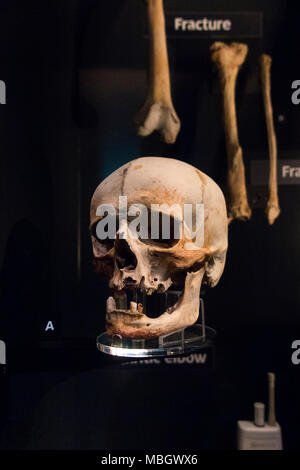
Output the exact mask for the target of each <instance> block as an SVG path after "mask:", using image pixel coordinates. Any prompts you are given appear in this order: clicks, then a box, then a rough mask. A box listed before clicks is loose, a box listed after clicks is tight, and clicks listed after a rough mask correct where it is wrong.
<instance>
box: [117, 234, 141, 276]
mask: <svg viewBox="0 0 300 470" xmlns="http://www.w3.org/2000/svg"><path fill="white" fill-rule="evenodd" d="M115 250H116V262H117V265H118V268H119V269H124V268H125V269H126V270H128V271H130V270H133V269H135V268H136V265H137V259H136V256H135V254H134V253H133V252H132V251H131V249H130V247H129V245H128V243H127V241H126V240H122V239H121V240H120V239H117V240H116V243H115Z"/></svg>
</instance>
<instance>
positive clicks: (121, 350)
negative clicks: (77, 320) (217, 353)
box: [97, 298, 216, 358]
mask: <svg viewBox="0 0 300 470" xmlns="http://www.w3.org/2000/svg"><path fill="white" fill-rule="evenodd" d="M199 317H200V318H201V323H195V324H194V325H192V326H189V327H187V328H184V329H182V330H178V331H175V332H173V333H169V334H167V335H164V336H159V337H158V338H153V339H128V338H123V337H122V336H120V335H115V336H108V335H107V334H106V333H102V334H101V335H99V336H98V337H97V348H98V349H99V350H100V351H101V352H103V353H105V354H109V355H111V356H119V357H135V358H143V357H144V358H145V357H157V356H175V355H176V356H177V355H182V354H188V353H192V352H196V351H198V350H199V349H201V348H203V347H206V346H208V345H211V344H212V342H213V339H214V338H215V335H216V332H215V330H214V329H213V328H210V327H207V326H206V324H205V312H204V302H203V299H202V298H201V299H200V315H199Z"/></svg>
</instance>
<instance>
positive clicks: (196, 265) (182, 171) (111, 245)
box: [90, 157, 228, 338]
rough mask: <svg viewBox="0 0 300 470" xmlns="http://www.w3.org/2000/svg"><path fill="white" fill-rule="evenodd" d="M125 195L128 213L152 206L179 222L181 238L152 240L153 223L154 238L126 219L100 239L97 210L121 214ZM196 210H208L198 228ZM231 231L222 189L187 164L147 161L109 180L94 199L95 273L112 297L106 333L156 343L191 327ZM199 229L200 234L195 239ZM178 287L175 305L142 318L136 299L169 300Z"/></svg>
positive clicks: (217, 272)
mask: <svg viewBox="0 0 300 470" xmlns="http://www.w3.org/2000/svg"><path fill="white" fill-rule="evenodd" d="M120 196H126V197H127V207H128V208H130V207H135V208H136V207H138V208H139V207H141V205H143V207H146V208H148V209H149V211H150V209H151V207H152V208H153V207H155V210H157V211H158V212H159V214H160V221H161V217H164V216H162V214H165V215H166V214H168V217H170V219H169V220H171V221H172V222H173V226H174V224H175V222H176V223H178V224H179V225H180V236H179V237H176V238H175V237H172V233H171V234H170V235H171V236H170V238H168V239H167V240H166V239H164V238H162V237H161V232H160V235H159V237H158V238H157V237H152V238H151V231H150V226H151V223H152V222H153V219H152V218H151V219H150V222H149V227H148V229H149V232H148V233H150V238H147V237H145V236H144V235H143V237H141V236H140V237H139V236H137V235H136V234H135V235H133V232H132V229H131V228H130V221H129V217H128V219H127V218H126V219H122V223H120V225H119V226H117V227H116V233H115V234H114V237H115V238H114V239H106V240H104V239H103V237H102V238H99V237H98V235H97V226H98V224H99V221H100V220H101V219H102V220H103V218H104V217H103V214H102V216H101V215H99V212H98V208H99V207H101V206H102V207H106V206H105V205H109V206H111V207H113V208H115V210H116V213H117V212H118V208H119V197H120ZM153 204H155V205H156V206H153ZM197 204H198V205H199V206H196V205H197ZM103 205H104V206H103ZM185 205H189V207H192V211H193V225H192V227H190V229H188V228H187V227H186V225H187V224H186V221H185V219H184V218H182V214H184V207H186V206H185ZM196 207H202V208H203V212H202V213H203V214H204V216H203V218H202V225H201V226H200V227H199V226H196V223H195V219H196V214H195V211H196ZM152 210H153V209H152ZM137 213H138V212H137ZM128 214H129V212H128ZM156 220H157V219H156ZM198 225H199V224H198ZM171 226H172V224H171ZM227 226H228V224H227V213H226V205H225V200H224V197H223V193H222V191H221V189H220V188H219V187H218V185H217V184H216V183H215V182H214V181H213V180H212V179H211V178H209V177H208V176H206V175H205V174H204V173H202V172H201V171H199V170H197V169H196V168H194V167H192V166H191V165H189V164H187V163H184V162H181V161H179V160H175V159H170V158H160V157H144V158H138V159H136V160H133V161H131V162H129V163H127V164H126V165H124V166H122V167H121V168H119V169H118V170H116V171H115V172H114V173H112V174H111V175H110V176H108V177H107V178H106V179H105V180H104V181H103V182H102V183H101V184H100V185H99V186H98V188H97V189H96V191H95V193H94V195H93V198H92V202H91V224H90V230H91V237H92V245H93V253H94V262H95V266H96V271H98V272H102V273H104V274H105V275H107V276H108V277H109V286H110V288H111V290H112V295H111V296H110V297H109V298H108V299H107V311H106V329H107V333H108V335H121V336H122V337H125V338H154V337H158V336H161V335H164V334H168V333H172V332H174V331H177V330H179V329H182V328H185V327H187V326H190V325H192V324H194V323H195V322H196V321H197V318H198V315H199V297H200V288H201V284H202V282H204V283H206V284H207V285H209V286H211V287H214V286H215V285H216V284H217V283H218V281H219V279H220V277H221V275H222V273H223V270H224V265H225V260H226V252H227ZM160 229H161V228H160ZM192 229H193V230H192ZM191 231H192V232H193V233H192V235H191ZM200 231H202V236H201V237H198V232H199V233H200ZM173 235H174V233H173ZM173 289H176V291H179V290H180V291H182V292H181V295H180V297H179V298H178V299H177V301H176V302H175V304H174V305H171V306H169V308H167V309H166V310H165V311H164V312H163V313H162V314H161V315H158V316H156V317H154V318H153V317H152V316H151V317H150V316H149V314H148V309H147V314H146V313H144V311H143V306H145V304H144V305H143V303H142V302H140V303H139V302H138V300H139V299H141V298H142V297H141V296H144V298H146V300H147V301H148V300H151V298H149V297H148V296H152V298H153V297H155V295H156V294H159V293H162V294H163V295H164V296H166V295H167V294H168V295H169V293H170V292H171V291H172V290H173ZM130 298H131V302H129V299H130ZM154 313H155V312H154ZM152 314H153V312H152Z"/></svg>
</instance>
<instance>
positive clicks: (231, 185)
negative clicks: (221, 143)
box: [211, 42, 251, 222]
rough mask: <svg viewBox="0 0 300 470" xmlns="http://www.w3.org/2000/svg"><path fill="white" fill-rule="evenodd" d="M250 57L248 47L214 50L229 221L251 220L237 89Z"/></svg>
mask: <svg viewBox="0 0 300 470" xmlns="http://www.w3.org/2000/svg"><path fill="white" fill-rule="evenodd" d="M247 53H248V47H247V45H246V44H240V43H235V42H234V43H232V44H225V43H222V42H215V43H214V44H213V45H212V46H211V59H212V61H213V62H214V63H215V64H216V66H217V69H218V73H219V79H220V84H221V92H222V99H223V115H224V130H225V139H226V150H227V162H228V175H227V185H228V219H229V222H231V220H233V219H240V220H248V219H250V217H251V209H250V207H249V204H248V198H247V189H246V179H245V167H244V162H243V152H242V148H241V146H240V144H239V138H238V128H237V117H236V105H235V86H236V79H237V74H238V72H239V69H240V67H241V65H242V64H243V63H244V61H245V59H246V56H247Z"/></svg>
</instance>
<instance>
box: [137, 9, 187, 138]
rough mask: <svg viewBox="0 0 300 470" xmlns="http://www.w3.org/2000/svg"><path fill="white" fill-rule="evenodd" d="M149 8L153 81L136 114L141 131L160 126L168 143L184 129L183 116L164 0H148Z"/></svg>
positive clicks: (150, 131)
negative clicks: (174, 86) (177, 104)
mask: <svg viewBox="0 0 300 470" xmlns="http://www.w3.org/2000/svg"><path fill="white" fill-rule="evenodd" d="M147 8H148V23H149V48H150V50H149V54H150V65H149V85H148V95H147V98H146V102H145V104H144V106H143V107H142V109H141V110H140V111H139V113H138V115H137V118H136V124H137V129H138V130H137V133H138V135H141V136H147V135H149V134H151V133H152V132H153V131H155V130H157V131H159V132H160V134H161V135H162V137H163V138H164V141H165V142H166V143H168V144H172V143H174V142H175V140H176V137H177V134H178V132H179V130H180V120H179V118H178V116H177V114H176V111H175V109H174V106H173V103H172V98H171V85H170V70H169V61H168V52H167V40H166V32H165V17H164V10H163V0H147Z"/></svg>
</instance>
